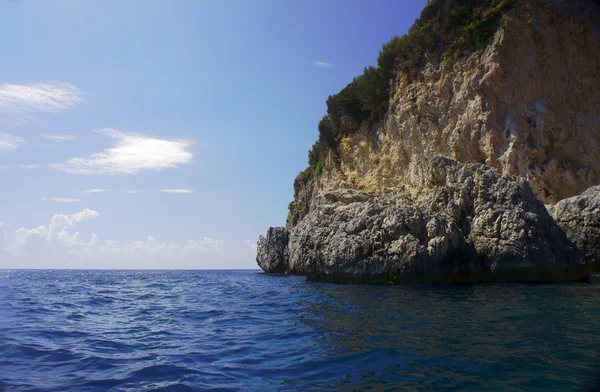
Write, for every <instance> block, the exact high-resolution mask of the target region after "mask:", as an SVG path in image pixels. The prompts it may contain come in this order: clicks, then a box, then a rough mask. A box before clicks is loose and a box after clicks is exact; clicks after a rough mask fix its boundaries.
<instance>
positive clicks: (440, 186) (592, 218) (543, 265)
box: [257, 0, 600, 283]
mask: <svg viewBox="0 0 600 392" xmlns="http://www.w3.org/2000/svg"><path fill="white" fill-rule="evenodd" d="M467 3H468V2H467V1H464V0H462V1H461V0H437V1H432V2H430V3H429V4H428V5H427V6H426V7H425V9H424V10H423V12H422V14H421V18H420V19H419V20H417V22H415V25H414V26H413V27H412V28H411V30H410V31H409V34H408V35H406V36H403V37H395V38H394V39H392V41H390V42H389V43H388V44H386V45H384V46H383V48H382V52H381V53H380V56H379V59H378V66H377V67H368V68H365V72H364V74H363V75H361V76H359V77H357V78H355V79H354V80H353V81H352V83H350V84H349V85H348V86H347V87H346V88H345V89H343V90H342V91H341V92H340V93H338V94H335V95H333V96H330V97H329V99H328V100H327V105H328V113H327V116H325V117H324V118H323V120H322V121H321V123H320V124H319V140H318V142H317V143H315V146H314V147H313V149H312V150H311V151H310V152H309V167H308V168H307V169H306V170H305V171H304V172H302V173H300V175H299V176H298V177H297V178H296V180H295V182H294V201H293V202H292V203H290V211H289V214H288V219H287V224H286V228H275V229H273V228H272V229H269V232H268V234H267V237H262V236H261V238H260V240H259V243H258V254H257V262H258V264H259V265H260V266H261V268H263V269H264V270H265V271H266V272H285V273H297V274H303V275H307V276H308V277H309V278H311V279H315V280H327V281H343V282H365V283H400V282H482V281H486V282H487V281H563V280H568V281H572V280H585V279H587V278H589V275H590V263H597V262H598V256H597V249H598V248H600V247H599V246H598V241H600V238H599V237H600V236H598V235H596V234H597V233H596V234H594V233H595V231H593V230H595V229H593V228H597V227H596V226H594V225H596V223H597V221H598V213H599V211H598V208H597V206H596V204H597V203H596V201H597V198H598V196H597V195H598V192H600V188H599V187H595V188H594V187H593V186H594V185H597V184H599V183H600V28H599V25H598V21H600V17H598V16H599V15H600V12H599V9H600V6H599V5H598V2H597V1H592V0H589V1H580V2H577V4H575V5H570V3H566V2H564V1H560V0H521V1H518V0H484V1H481V2H480V3H481V5H480V6H478V7H475V8H473V7H468V4H467ZM588 188H589V190H588V191H587V192H586V193H585V194H584V195H589V196H584V195H582V197H586V200H588V199H591V200H592V201H593V202H590V203H591V204H590V203H587V204H586V203H583V202H572V203H570V204H568V206H570V207H566V205H567V204H566V203H567V201H566V200H564V199H567V200H569V199H568V198H572V197H577V195H579V194H580V193H581V192H583V191H585V190H586V189H588ZM594 195H595V196H594ZM561 200H563V201H562V202H561ZM544 203H545V204H547V205H549V206H552V205H554V204H556V203H558V204H556V206H555V207H549V208H550V210H551V212H552V214H553V215H550V214H549V213H548V211H547V209H546V207H545V206H544ZM593 203H596V204H593ZM589 205H592V206H595V207H593V208H592V207H589ZM574 206H582V207H581V208H583V209H585V208H587V210H585V211H586V215H585V216H586V217H587V221H586V222H587V223H588V225H587V226H585V227H588V226H589V227H592V229H589V230H588V229H583V231H582V229H581V226H577V225H575V226H574V225H573V224H572V223H571V224H569V223H567V222H573V219H572V217H570V215H569V214H571V215H573V214H575V215H577V213H576V212H574V211H576V208H577V207H574ZM567 215H569V216H567ZM579 215H581V214H579ZM557 222H558V224H557ZM590 230H591V231H590ZM582 238H584V240H582ZM586 258H587V260H586Z"/></svg>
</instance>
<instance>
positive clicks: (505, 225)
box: [258, 157, 589, 283]
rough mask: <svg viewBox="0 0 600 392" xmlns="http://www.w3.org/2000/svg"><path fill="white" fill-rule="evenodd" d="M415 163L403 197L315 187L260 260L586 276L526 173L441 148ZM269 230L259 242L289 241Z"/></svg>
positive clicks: (526, 277)
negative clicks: (301, 214) (414, 189)
mask: <svg viewBox="0 0 600 392" xmlns="http://www.w3.org/2000/svg"><path fill="white" fill-rule="evenodd" d="M421 163H422V165H423V166H422V167H421V170H420V173H421V180H422V181H423V183H426V184H429V185H428V188H427V191H426V192H425V193H426V194H427V196H425V197H424V198H422V200H421V201H420V202H419V203H418V204H414V205H411V204H407V202H406V200H407V199H406V195H403V194H402V192H398V193H393V194H386V195H379V196H372V195H366V194H360V193H359V192H357V191H349V190H346V189H342V190H339V191H329V192H328V193H326V194H320V195H317V196H316V197H315V198H314V199H313V202H312V204H311V207H310V212H309V213H308V214H307V215H306V217H305V218H304V219H303V220H302V221H301V222H300V223H299V224H298V225H297V226H296V227H294V228H293V229H292V231H291V232H290V233H289V242H288V245H287V252H286V250H285V249H282V248H278V249H277V250H276V251H273V250H271V251H268V252H264V251H261V252H262V253H261V252H259V257H258V259H259V260H258V261H259V265H261V267H262V266H263V265H277V266H278V269H277V272H281V269H280V268H281V266H284V270H285V272H288V273H299V274H305V275H307V276H308V277H309V278H310V279H313V280H325V281H342V282H363V283H401V282H494V281H497V282H506V281H540V282H543V281H563V280H564V281H569V280H585V279H587V278H589V268H588V266H587V264H586V263H585V261H584V256H583V254H582V253H581V252H580V251H579V250H578V249H577V248H576V247H575V246H574V245H573V244H572V243H571V242H570V241H569V240H568V239H567V237H566V235H565V233H564V232H563V231H562V230H561V229H560V228H559V227H558V226H557V225H556V223H555V222H554V221H553V220H552V218H551V217H550V215H549V214H548V212H547V210H546V208H545V207H544V205H543V204H542V203H541V202H540V201H539V200H537V199H536V198H535V196H534V195H533V192H532V191H531V188H530V187H529V185H528V183H527V182H526V181H524V180H523V179H520V178H515V177H511V176H501V175H500V174H499V173H498V172H497V171H496V170H495V169H493V168H490V167H488V166H485V165H482V164H466V165H465V164H461V163H459V162H456V161H454V160H451V159H448V158H445V157H435V158H433V159H429V160H422V162H421ZM273 230H274V229H269V233H268V234H267V239H265V240H263V239H262V238H261V243H263V244H265V245H263V247H265V246H266V244H273V245H274V244H277V245H281V246H285V241H282V240H274V239H273V238H275V236H274V235H273ZM280 232H281V231H278V233H280ZM280 237H282V238H283V236H280ZM259 247H261V245H260V243H259ZM263 254H264V255H265V256H266V258H264V256H263ZM272 255H277V256H278V257H279V259H277V261H275V262H274V261H272V259H273V257H272ZM286 260H287V261H286ZM268 268H272V267H268ZM263 269H265V268H264V267H263ZM265 270H267V269H265Z"/></svg>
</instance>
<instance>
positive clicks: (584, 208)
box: [548, 186, 600, 272]
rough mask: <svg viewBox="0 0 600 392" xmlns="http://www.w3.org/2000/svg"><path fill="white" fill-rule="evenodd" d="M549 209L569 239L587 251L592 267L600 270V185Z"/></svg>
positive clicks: (597, 270) (596, 270)
mask: <svg viewBox="0 0 600 392" xmlns="http://www.w3.org/2000/svg"><path fill="white" fill-rule="evenodd" d="M548 210H549V211H550V213H551V214H552V216H553V217H554V219H555V220H556V222H557V223H558V225H559V226H560V227H561V228H562V229H563V230H564V231H565V232H566V233H567V236H568V237H569V239H570V240H571V241H573V243H574V244H575V245H577V247H579V248H580V249H582V250H583V251H584V252H585V256H586V258H587V261H588V263H590V264H591V265H592V269H593V270H594V271H595V272H600V186H594V187H591V188H589V189H588V190H587V191H585V192H584V193H582V194H581V195H579V196H575V197H571V198H568V199H564V200H561V201H560V202H558V203H556V204H555V205H553V206H551V207H549V208H548Z"/></svg>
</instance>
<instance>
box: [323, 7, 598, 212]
mask: <svg viewBox="0 0 600 392" xmlns="http://www.w3.org/2000/svg"><path fill="white" fill-rule="evenodd" d="M520 3H521V6H519V7H518V8H517V9H515V10H514V11H513V12H511V13H510V14H509V15H508V16H507V21H506V23H505V24H504V25H503V26H502V27H501V28H500V29H499V30H498V31H497V32H496V34H495V36H494V39H493V40H492V42H491V44H490V45H489V46H488V47H487V48H486V49H485V50H482V51H479V52H475V53H474V54H472V55H471V56H469V57H467V58H462V59H458V60H457V61H447V62H444V63H442V64H428V65H427V66H426V67H425V68H424V69H422V70H421V71H420V72H419V73H418V74H417V75H413V74H408V73H405V72H399V73H398V76H397V78H396V83H395V84H396V85H395V89H394V91H395V94H394V95H393V96H392V97H391V100H390V110H389V114H388V116H387V121H386V122H385V123H384V124H382V126H380V127H377V128H376V129H372V130H371V129H363V130H361V132H358V133H356V134H355V135H352V136H348V137H347V138H346V139H345V140H342V142H341V143H340V149H339V155H340V170H341V172H343V174H344V181H345V182H347V183H349V184H351V186H352V187H354V188H357V189H364V190H369V191H371V190H372V191H378V192H381V191H387V190H389V189H394V188H396V187H397V186H398V185H401V184H403V183H404V178H403V173H404V171H405V168H407V167H408V165H409V164H410V161H411V159H412V156H413V155H420V154H443V155H445V156H448V157H450V158H453V159H456V160H457V161H459V162H465V163H471V162H475V163H485V164H487V165H489V166H492V167H494V168H496V169H497V170H498V171H499V172H500V173H502V174H511V175H517V176H522V177H525V178H527V180H528V181H529V183H530V185H531V186H532V189H533V191H534V194H535V195H536V197H538V198H539V199H540V200H542V201H543V202H544V203H546V204H551V203H556V202H558V201H559V200H561V199H563V198H566V197H571V196H575V195H578V194H580V193H581V192H583V191H584V190H585V189H587V188H589V187H590V186H593V185H597V184H598V183H600V131H599V130H600V88H598V86H600V35H599V33H598V27H597V24H593V23H590V22H589V21H587V20H586V19H585V18H582V17H576V16H572V15H571V14H564V13H563V12H561V11H560V10H556V9H555V7H553V6H552V5H551V4H546V3H559V1H554V2H543V3H542V2H539V1H532V0H531V1H529V0H522V1H520ZM562 3H566V2H564V1H563V2H562ZM573 3H574V2H573ZM598 21H600V18H598ZM332 174H333V176H335V177H337V176H338V175H337V173H332ZM330 184H334V182H333V181H331V179H328V180H327V181H325V182H324V184H323V185H324V186H325V187H327V186H328V185H330Z"/></svg>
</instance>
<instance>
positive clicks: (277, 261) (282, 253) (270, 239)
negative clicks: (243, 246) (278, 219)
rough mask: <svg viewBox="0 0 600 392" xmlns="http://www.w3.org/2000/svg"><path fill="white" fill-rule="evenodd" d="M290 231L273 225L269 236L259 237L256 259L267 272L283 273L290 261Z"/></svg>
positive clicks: (268, 232)
mask: <svg viewBox="0 0 600 392" xmlns="http://www.w3.org/2000/svg"><path fill="white" fill-rule="evenodd" d="M288 241H289V234H288V231H287V230H286V229H285V228H283V227H271V228H269V230H268V231H267V236H266V237H263V236H262V235H261V236H260V237H259V239H258V245H257V248H256V251H257V254H256V261H257V262H258V265H259V266H260V268H262V269H263V270H264V271H265V272H271V273H283V272H286V270H287V262H288Z"/></svg>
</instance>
